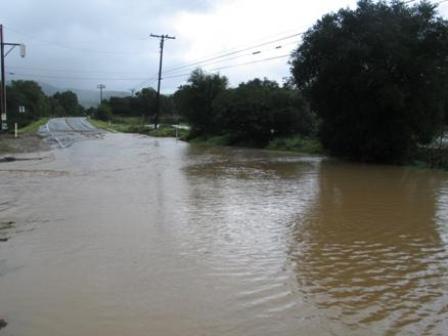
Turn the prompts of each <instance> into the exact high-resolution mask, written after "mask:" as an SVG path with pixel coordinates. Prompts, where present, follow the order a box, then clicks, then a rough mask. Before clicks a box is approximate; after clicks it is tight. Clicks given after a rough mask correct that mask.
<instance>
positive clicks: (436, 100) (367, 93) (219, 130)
mask: <svg viewBox="0 0 448 336" xmlns="http://www.w3.org/2000/svg"><path fill="white" fill-rule="evenodd" d="M289 64H290V69H291V78H290V79H289V80H288V81H287V82H286V83H284V84H283V85H280V84H278V83H276V82H275V81H271V80H269V79H266V78H264V79H258V78H257V79H253V80H250V81H247V82H245V83H241V84H240V85H238V86H237V87H230V86H229V84H228V79H227V78H226V77H225V76H221V75H219V74H210V73H206V72H204V71H202V70H201V69H196V70H194V71H193V72H192V73H191V75H190V77H189V79H188V80H187V82H186V83H185V84H184V85H182V86H180V87H179V88H178V89H177V91H176V92H174V93H173V94H171V95H162V96H161V118H162V121H165V122H169V123H173V122H177V121H178V120H182V121H185V122H187V123H189V125H190V126H191V132H190V138H195V137H205V138H207V137H213V136H221V137H225V138H226V143H228V144H244V145H253V146H266V144H268V143H269V142H270V141H271V140H273V139H276V138H287V137H294V136H299V137H302V138H316V139H319V141H320V142H321V143H322V145H323V146H324V149H325V150H326V151H327V152H328V153H329V154H332V155H335V156H339V157H344V158H349V159H353V160H358V161H369V162H387V163H399V162H405V161H407V160H409V159H411V158H412V157H413V155H414V153H415V152H416V151H417V149H418V148H419V147H421V146H422V145H425V144H429V143H431V142H432V141H433V140H434V139H435V138H436V137H437V136H438V135H440V134H442V133H443V130H444V129H445V128H446V124H447V120H448V94H447V93H448V92H447V90H448V22H447V21H446V20H445V19H443V18H442V17H440V16H439V15H438V12H437V6H436V5H434V4H431V3H430V2H427V1H422V2H420V3H415V4H409V3H408V4H406V3H403V2H401V1H397V0H393V1H391V2H386V1H372V0H360V1H358V3H357V7H356V8H354V9H348V8H345V9H341V10H339V11H338V12H335V13H330V14H326V15H324V16H323V17H322V18H321V19H320V20H318V21H317V22H316V23H315V24H314V25H313V26H312V27H311V28H310V29H309V30H308V31H307V32H305V34H304V35H303V40H302V42H301V43H300V45H299V46H298V47H297V49H295V50H294V52H293V53H292V55H291V59H290V62H289ZM14 86H15V87H16V88H18V87H21V86H25V87H26V86H30V87H31V88H29V89H27V88H25V87H21V90H22V91H23V90H24V91H25V92H28V91H30V92H29V96H27V98H26V99H29V101H30V106H32V109H33V110H35V111H41V112H37V113H40V114H46V113H48V114H51V113H57V114H67V115H70V114H72V113H79V112H80V110H79V107H78V108H75V105H76V104H75V101H74V100H73V99H69V97H68V96H71V95H70V94H69V93H61V94H59V95H58V96H57V95H55V96H53V97H49V98H45V97H43V96H44V95H43V94H41V93H39V92H38V90H36V88H35V87H34V89H33V88H32V85H31V84H30V83H29V82H22V81H18V82H14V83H13V85H12V87H11V88H10V89H9V90H10V92H11V93H10V94H9V95H10V96H11V97H10V98H9V99H12V100H14V98H13V97H14ZM22 91H20V90H18V91H17V93H16V95H19V94H21V93H20V92H22ZM31 92H34V93H33V94H31ZM27 94H28V93H27ZM62 96H63V97H62ZM71 98H73V97H71ZM16 101H21V99H16ZM67 101H70V103H68V102H67ZM155 101H156V92H155V90H154V89H152V88H145V89H142V90H141V91H140V92H137V93H136V94H135V95H133V96H129V97H123V98H118V97H112V98H110V99H109V100H107V101H105V102H104V103H103V104H101V105H100V106H99V108H97V109H95V110H92V111H88V112H90V113H92V114H94V115H95V116H96V117H97V118H100V119H103V120H108V119H110V118H113V117H114V116H133V117H142V120H143V121H144V122H146V123H148V122H150V120H151V118H152V116H153V115H154V113H155V106H156V104H155ZM10 105H11V106H13V103H11V104H10ZM68 106H70V107H68ZM11 108H13V110H14V109H15V107H11ZM42 111H44V112H42ZM45 111H47V112H45Z"/></svg>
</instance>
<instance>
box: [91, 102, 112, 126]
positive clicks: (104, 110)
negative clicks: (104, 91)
mask: <svg viewBox="0 0 448 336" xmlns="http://www.w3.org/2000/svg"><path fill="white" fill-rule="evenodd" d="M94 118H95V119H98V120H102V121H109V120H111V119H112V110H111V108H110V106H109V104H107V103H104V102H103V103H101V104H100V106H98V108H97V109H96V111H95V114H94Z"/></svg>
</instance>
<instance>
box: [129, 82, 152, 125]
mask: <svg viewBox="0 0 448 336" xmlns="http://www.w3.org/2000/svg"><path fill="white" fill-rule="evenodd" d="M156 97H157V92H156V90H154V89H153V88H144V89H142V90H141V91H139V92H137V94H136V102H135V105H134V106H135V108H136V110H137V111H139V113H140V114H141V115H143V116H145V117H146V118H148V120H152V118H153V117H154V115H155V112H156Z"/></svg>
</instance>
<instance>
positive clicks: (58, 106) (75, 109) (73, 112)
mask: <svg viewBox="0 0 448 336" xmlns="http://www.w3.org/2000/svg"><path fill="white" fill-rule="evenodd" d="M52 98H53V100H54V105H53V106H54V111H53V113H54V114H55V115H61V113H62V115H65V116H79V115H80V113H81V106H80V105H79V103H78V96H77V95H76V93H74V92H72V91H64V92H56V93H55V94H54V95H53V97H52Z"/></svg>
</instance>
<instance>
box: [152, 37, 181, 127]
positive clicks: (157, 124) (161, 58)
mask: <svg viewBox="0 0 448 336" xmlns="http://www.w3.org/2000/svg"><path fill="white" fill-rule="evenodd" d="M151 37H156V38H159V39H160V61H159V78H158V81H157V96H156V113H155V116H154V128H155V129H157V128H158V127H159V115H160V82H161V81H162V63H163V47H164V45H165V39H171V40H174V39H176V38H175V37H174V36H168V35H154V34H151Z"/></svg>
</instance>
